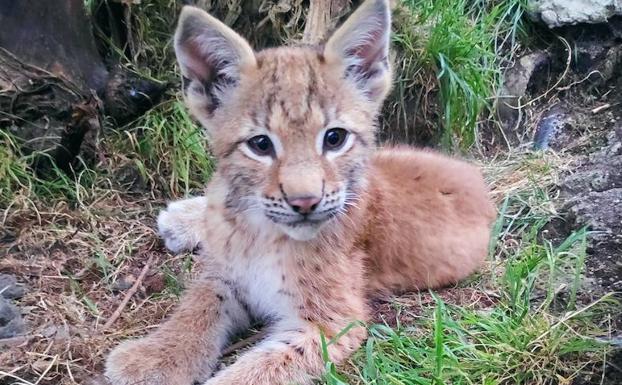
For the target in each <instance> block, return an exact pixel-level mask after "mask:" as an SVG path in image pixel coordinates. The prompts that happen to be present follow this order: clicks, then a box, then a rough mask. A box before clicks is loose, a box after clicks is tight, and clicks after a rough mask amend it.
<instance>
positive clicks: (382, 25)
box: [324, 0, 391, 104]
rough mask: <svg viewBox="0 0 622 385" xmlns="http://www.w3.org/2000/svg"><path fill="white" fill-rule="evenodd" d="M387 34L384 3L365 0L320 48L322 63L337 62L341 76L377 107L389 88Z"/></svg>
mask: <svg viewBox="0 0 622 385" xmlns="http://www.w3.org/2000/svg"><path fill="white" fill-rule="evenodd" d="M390 35H391V10H390V7H389V2H388V0H366V1H365V2H364V3H363V4H361V6H359V8H358V9H357V10H356V11H355V12H354V13H353V14H352V15H351V16H350V17H349V18H348V19H347V20H346V22H345V23H344V24H343V25H342V26H341V27H339V29H337V31H335V33H334V34H333V35H332V36H331V37H330V39H328V42H327V43H326V46H325V48H324V57H325V58H326V60H327V61H331V62H336V63H340V64H341V65H342V66H343V71H344V74H345V77H346V78H347V79H351V80H352V81H354V82H355V83H356V86H357V87H358V88H359V89H361V90H362V91H363V92H364V93H365V95H366V96H367V97H369V99H370V100H372V101H374V102H377V103H378V104H380V103H381V102H382V101H383V100H384V98H385V96H386V95H387V93H388V92H389V90H390V89H391V69H390V65H389V45H390Z"/></svg>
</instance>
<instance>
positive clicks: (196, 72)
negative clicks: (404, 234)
mask: <svg viewBox="0 0 622 385" xmlns="http://www.w3.org/2000/svg"><path fill="white" fill-rule="evenodd" d="M390 25H391V23H390V10H389V5H388V1H387V0H367V1H365V2H364V3H363V4H362V5H361V6H360V7H359V8H358V9H357V10H356V11H355V12H354V13H353V14H352V16H351V17H350V18H349V19H348V20H347V21H346V22H345V23H344V24H343V25H342V26H341V27H340V28H339V29H338V30H337V31H336V32H335V33H334V34H333V35H332V37H330V38H329V39H328V41H327V42H326V44H324V45H323V46H321V47H279V48H273V49H266V50H263V51H259V52H254V51H253V49H252V48H251V47H250V46H249V44H248V43H247V42H246V40H244V39H243V38H242V37H240V36H239V35H238V34H236V33H235V32H234V31H232V30H231V29H230V28H228V27H227V26H225V25H224V24H223V23H221V22H220V21H218V20H217V19H215V18H213V17H212V16H210V15H209V14H207V13H206V12H204V11H202V10H200V9H198V8H193V7H185V8H184V9H183V11H182V14H181V17H180V20H179V25H178V27H177V32H176V34H175V51H176V54H177V59H178V62H179V65H180V68H181V71H182V74H183V76H184V95H185V99H186V103H187V105H188V107H189V109H190V111H191V113H192V114H193V116H195V117H196V118H197V119H198V120H199V121H200V122H201V124H202V125H203V126H204V127H205V129H206V132H207V134H208V137H209V139H210V143H211V146H212V150H213V152H214V155H215V156H216V157H217V159H218V173H219V174H220V176H221V177H222V178H223V179H224V180H225V181H226V183H228V196H227V204H226V206H227V209H228V210H231V212H232V213H237V214H240V215H249V216H251V217H253V218H254V219H257V218H259V219H260V223H261V221H262V220H269V221H271V222H274V223H276V224H278V225H279V227H280V228H281V229H282V230H283V231H284V232H285V233H286V234H288V235H289V236H290V237H292V238H294V239H297V240H307V239H311V238H313V237H314V236H315V235H316V234H317V233H318V232H319V230H320V229H321V228H322V227H323V225H324V224H326V223H328V222H329V219H331V218H334V217H336V216H339V215H340V214H342V213H344V212H346V211H347V209H348V206H349V205H350V204H355V202H356V200H357V196H358V194H359V193H360V192H361V191H362V189H363V188H364V186H365V168H366V164H367V160H368V158H369V156H370V155H371V153H372V151H373V148H374V146H375V135H374V134H375V133H374V131H375V124H376V117H377V114H378V112H379V110H380V107H381V105H382V102H383V100H384V98H385V96H386V94H387V92H388V91H389V89H390V83H391V73H390V68H389V60H388V54H389V34H390Z"/></svg>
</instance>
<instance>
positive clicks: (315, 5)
mask: <svg viewBox="0 0 622 385" xmlns="http://www.w3.org/2000/svg"><path fill="white" fill-rule="evenodd" d="M350 3H351V0H311V3H310V4H309V13H308V14H307V20H306V22H305V29H304V32H303V36H302V42H303V43H305V44H312V45H315V44H320V43H322V42H324V41H325V40H326V38H327V37H328V35H329V34H330V33H331V32H332V31H333V30H334V29H335V27H336V26H337V23H338V22H339V20H340V19H341V17H342V16H344V15H346V14H347V13H348V12H349V11H350Z"/></svg>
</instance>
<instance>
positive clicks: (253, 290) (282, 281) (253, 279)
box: [227, 253, 295, 320]
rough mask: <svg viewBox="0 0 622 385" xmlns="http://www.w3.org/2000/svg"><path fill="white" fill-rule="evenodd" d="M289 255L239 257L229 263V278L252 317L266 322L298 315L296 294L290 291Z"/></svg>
mask: <svg viewBox="0 0 622 385" xmlns="http://www.w3.org/2000/svg"><path fill="white" fill-rule="evenodd" d="M285 258H287V256H286V255H280V254H278V253H276V254H272V255H253V256H237V257H232V258H230V259H229V261H228V263H227V267H228V268H227V271H228V273H227V275H228V276H229V277H230V279H231V281H233V283H234V284H235V285H236V287H237V289H238V295H239V297H240V298H239V299H240V300H241V301H243V302H244V304H245V305H246V306H247V307H248V310H249V311H250V312H251V315H252V316H254V317H257V318H260V319H264V320H275V319H284V318H288V317H291V315H292V314H293V313H295V312H293V311H292V307H293V306H295V304H294V302H295V297H294V293H292V292H291V291H289V290H288V289H287V288H286V282H287V276H286V271H285V268H284V265H285V263H284V259H285Z"/></svg>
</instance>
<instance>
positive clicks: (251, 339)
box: [222, 330, 268, 357]
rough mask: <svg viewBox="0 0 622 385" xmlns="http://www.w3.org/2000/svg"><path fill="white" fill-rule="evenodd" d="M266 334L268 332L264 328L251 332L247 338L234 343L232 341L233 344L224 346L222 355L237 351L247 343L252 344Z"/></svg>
mask: <svg viewBox="0 0 622 385" xmlns="http://www.w3.org/2000/svg"><path fill="white" fill-rule="evenodd" d="M267 334H268V332H267V331H266V330H260V331H258V332H257V333H255V334H253V335H252V336H250V337H248V338H244V339H243V340H240V341H238V342H236V343H234V344H233V345H231V346H229V347H228V348H226V349H225V350H223V351H222V356H223V357H224V356H228V355H230V354H232V353H235V352H237V351H238V350H240V349H243V348H245V347H247V346H249V345H252V344H254V343H255V342H257V341H259V340H261V339H262V338H264V337H265V336H266V335H267Z"/></svg>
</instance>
